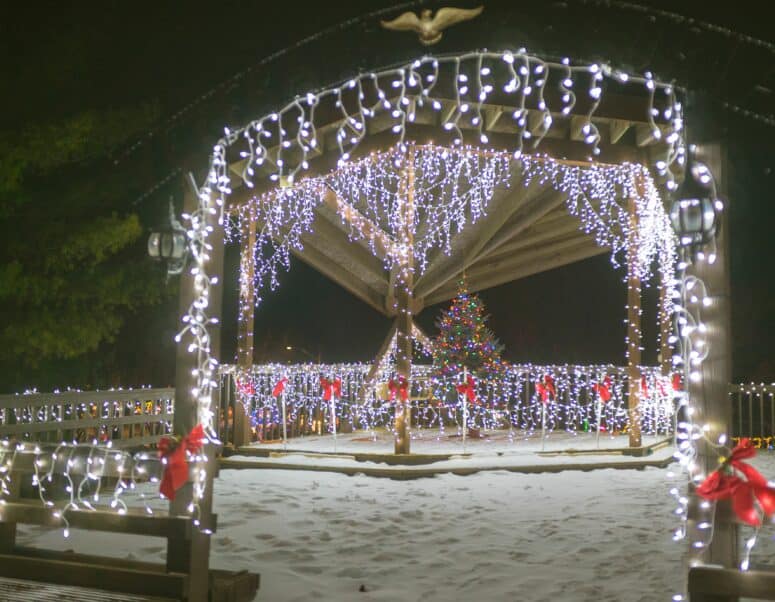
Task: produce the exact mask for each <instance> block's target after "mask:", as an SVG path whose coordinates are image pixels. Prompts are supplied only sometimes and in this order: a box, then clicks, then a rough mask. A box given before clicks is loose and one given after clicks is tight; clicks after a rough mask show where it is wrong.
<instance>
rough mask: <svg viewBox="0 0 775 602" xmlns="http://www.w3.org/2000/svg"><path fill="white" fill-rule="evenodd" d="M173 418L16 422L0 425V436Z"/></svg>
mask: <svg viewBox="0 0 775 602" xmlns="http://www.w3.org/2000/svg"><path fill="white" fill-rule="evenodd" d="M173 418H174V414H133V415H131V416H123V417H121V418H104V419H102V418H88V419H76V420H67V419H65V420H63V421H62V422H59V421H58V420H55V421H51V422H17V423H16V424H14V425H11V426H0V437H3V436H7V435H19V434H22V433H41V432H47V431H57V430H62V429H66V430H68V431H75V430H80V429H86V428H95V427H100V426H107V427H114V426H127V425H133V424H157V423H162V422H163V423H168V422H171V421H172V420H173Z"/></svg>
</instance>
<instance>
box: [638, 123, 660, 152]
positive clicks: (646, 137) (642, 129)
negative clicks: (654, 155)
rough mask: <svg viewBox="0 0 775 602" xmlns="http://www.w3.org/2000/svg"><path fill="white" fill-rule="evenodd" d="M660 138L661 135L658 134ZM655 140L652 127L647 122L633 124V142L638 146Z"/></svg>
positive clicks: (646, 144) (641, 146)
mask: <svg viewBox="0 0 775 602" xmlns="http://www.w3.org/2000/svg"><path fill="white" fill-rule="evenodd" d="M660 138H661V136H660ZM656 140H657V138H656V136H655V132H654V128H653V127H651V126H650V125H649V124H648V123H639V124H637V125H636V126H635V144H636V145H637V146H638V148H643V147H644V146H648V145H649V144H652V143H653V142H655V141H656Z"/></svg>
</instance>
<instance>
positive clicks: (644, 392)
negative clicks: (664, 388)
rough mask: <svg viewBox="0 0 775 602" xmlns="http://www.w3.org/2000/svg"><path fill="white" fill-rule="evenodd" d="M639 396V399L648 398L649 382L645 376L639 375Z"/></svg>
mask: <svg viewBox="0 0 775 602" xmlns="http://www.w3.org/2000/svg"><path fill="white" fill-rule="evenodd" d="M640 396H641V399H644V398H645V399H648V396H649V384H648V382H647V381H646V377H645V376H641V377H640Z"/></svg>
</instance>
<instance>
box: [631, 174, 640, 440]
mask: <svg viewBox="0 0 775 602" xmlns="http://www.w3.org/2000/svg"><path fill="white" fill-rule="evenodd" d="M637 185H638V184H636V186H637ZM628 212H629V219H630V240H628V241H627V389H628V391H627V407H628V411H629V415H630V447H640V446H641V425H640V420H641V413H640V403H641V394H642V391H641V383H640V379H641V373H640V364H641V361H640V359H641V342H642V341H641V330H640V314H641V300H640V277H639V276H638V271H637V265H638V245H637V238H636V236H637V232H638V213H637V210H636V205H635V199H634V198H631V199H629V202H628Z"/></svg>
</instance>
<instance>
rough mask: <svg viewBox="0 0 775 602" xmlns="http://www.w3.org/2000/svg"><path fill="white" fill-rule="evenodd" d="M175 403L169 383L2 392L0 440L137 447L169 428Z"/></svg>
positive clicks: (169, 430)
mask: <svg viewBox="0 0 775 602" xmlns="http://www.w3.org/2000/svg"><path fill="white" fill-rule="evenodd" d="M174 405H175V389H173V388H163V389H152V388H141V389H110V390H104V391H62V392H54V393H38V392H31V393H25V394H20V395H0V440H1V439H13V440H19V441H36V442H43V443H60V442H62V441H67V442H75V443H92V442H95V441H96V442H100V443H105V442H108V441H110V442H112V447H114V448H121V447H140V446H143V445H148V444H154V443H157V442H158V440H159V439H160V438H161V437H163V436H164V435H167V434H169V433H170V432H171V429H172V417H173V413H174Z"/></svg>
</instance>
